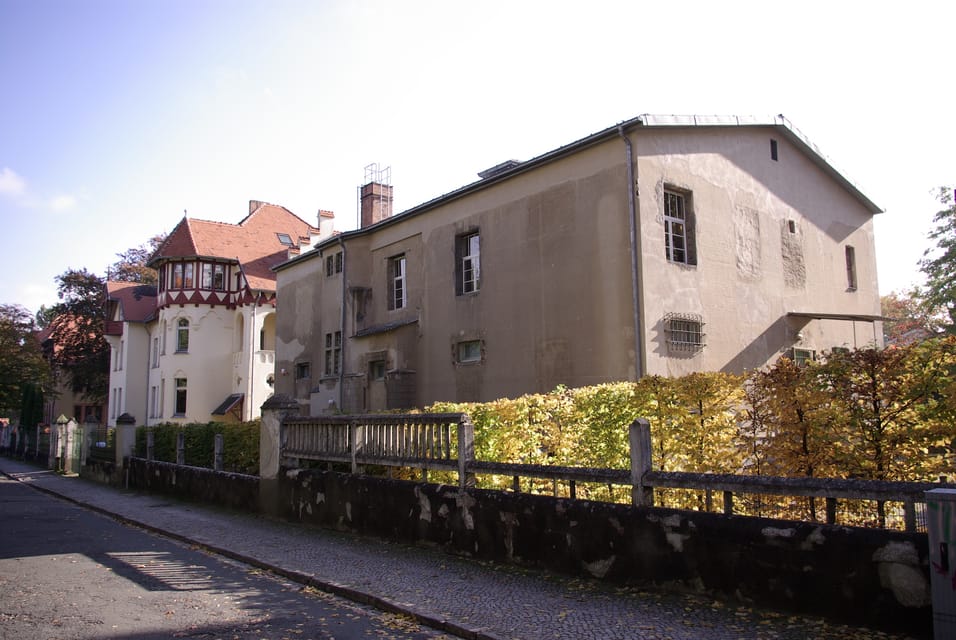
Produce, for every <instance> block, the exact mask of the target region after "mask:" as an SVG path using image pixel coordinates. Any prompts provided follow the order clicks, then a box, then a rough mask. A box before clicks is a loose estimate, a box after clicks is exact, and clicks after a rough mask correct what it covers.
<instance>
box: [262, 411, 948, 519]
mask: <svg viewBox="0 0 956 640" xmlns="http://www.w3.org/2000/svg"><path fill="white" fill-rule="evenodd" d="M629 436H630V448H631V469H626V470H624V469H595V468H587V467H558V466H546V465H528V464H513V463H500V462H488V461H481V460H475V459H474V427H473V426H472V423H471V421H470V419H469V418H468V416H467V415H466V414H401V415H398V414H396V415H390V414H386V415H366V416H361V415H359V416H328V417H309V418H303V417H291V418H286V419H285V420H284V421H282V425H281V435H280V442H281V451H280V456H281V457H282V459H285V460H287V461H288V462H290V463H292V465H293V466H295V465H297V464H298V462H297V461H298V460H313V461H320V462H339V463H347V464H349V465H351V471H352V473H360V472H362V468H361V467H362V465H381V466H386V467H408V468H413V469H415V468H417V469H421V470H422V473H423V477H424V476H425V474H427V471H428V470H429V469H437V470H446V471H457V472H458V480H459V485H460V486H462V487H465V486H474V484H475V480H476V477H477V476H505V477H510V478H511V480H512V482H511V488H512V490H514V491H516V492H518V491H520V490H521V481H522V479H525V480H544V481H550V482H551V486H552V487H553V493H554V495H556V496H557V495H558V493H559V486H560V487H562V488H566V489H567V495H568V497H570V498H571V499H576V498H577V494H578V486H579V484H599V485H607V486H626V487H630V491H631V502H632V503H633V504H634V505H637V506H653V505H654V504H655V492H657V493H658V494H662V493H663V492H664V491H665V490H675V489H676V490H686V491H694V492H698V493H699V494H701V496H702V498H701V501H700V505H701V506H700V508H701V509H703V510H707V511H714V510H721V511H722V512H723V513H724V514H727V515H735V514H737V515H742V514H743V513H744V510H742V509H741V508H740V507H741V506H742V505H741V502H743V501H744V500H745V497H752V496H758V500H759V499H761V498H759V497H762V496H777V497H784V498H791V499H792V498H796V499H806V501H807V502H808V503H809V504H810V505H811V508H814V509H815V505H816V502H815V500H816V499H820V500H822V503H821V506H823V510H822V511H823V515H824V517H825V522H826V523H828V524H837V520H838V518H837V515H838V513H839V506H840V505H841V504H845V503H848V502H873V503H875V504H877V505H878V510H879V511H880V514H881V515H880V517H879V526H886V518H885V517H884V515H882V514H883V505H884V504H886V503H893V504H899V505H900V506H901V507H900V510H901V512H902V513H901V520H902V524H903V528H905V529H906V530H907V531H915V530H918V529H920V528H922V527H921V526H920V525H921V523H920V522H919V519H918V512H919V509H918V508H919V506H920V505H924V504H925V498H924V494H925V492H926V491H928V490H929V489H936V488H940V487H953V486H954V485H947V484H943V483H929V482H881V481H872V480H844V479H832V478H784V477H776V476H745V475H728V474H709V473H682V472H663V471H654V470H653V469H652V467H651V434H650V425H649V423H648V422H647V421H646V420H636V421H634V423H633V424H631V425H630V434H629ZM717 497H719V502H720V503H721V504H720V506H719V507H718V506H717V503H718V500H716V499H715V498H717ZM657 501H658V504H660V496H658V497H657Z"/></svg>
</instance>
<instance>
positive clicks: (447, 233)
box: [276, 116, 882, 413]
mask: <svg viewBox="0 0 956 640" xmlns="http://www.w3.org/2000/svg"><path fill="white" fill-rule="evenodd" d="M479 175H480V176H481V180H479V181H478V182H475V183H472V184H470V185H467V186H465V187H462V188H461V189H459V190H457V191H454V192H452V193H450V194H447V195H445V196H442V197H441V198H437V199H435V200H432V201H430V202H428V203H425V204H423V205H420V206H418V207H415V208H413V209H411V210H408V211H406V212H404V213H401V214H399V215H394V216H391V215H389V212H388V211H387V207H385V208H384V210H383V208H382V206H381V205H382V203H383V202H385V203H386V204H387V203H388V202H390V195H391V194H390V189H391V187H390V186H387V185H378V186H377V187H375V188H372V187H368V186H367V188H364V189H363V191H362V197H363V215H362V220H363V226H362V227H361V228H360V229H357V230H355V231H351V232H346V233H343V234H340V235H338V236H336V237H335V238H331V239H329V240H326V241H324V242H321V243H319V244H318V245H317V246H316V247H315V248H314V249H313V250H311V251H308V252H303V253H302V254H300V255H298V256H296V257H294V258H292V259H290V260H289V261H287V262H285V263H283V264H282V265H280V266H279V267H277V269H276V271H277V277H278V280H277V287H278V292H279V303H278V307H277V315H276V318H277V320H278V325H277V340H276V349H277V352H276V370H277V378H276V390H277V392H280V393H285V394H289V395H291V396H294V397H295V398H297V399H298V401H299V402H300V404H301V407H302V410H303V411H308V412H311V413H320V412H322V411H326V410H328V409H329V408H334V409H341V410H344V411H349V412H357V411H375V410H381V409H387V408H401V407H412V406H423V405H426V404H428V403H431V402H434V401H437V400H453V401H487V400H492V399H495V398H500V397H514V396H517V395H521V394H524V393H532V392H545V391H549V390H551V389H554V388H555V387H556V386H558V385H562V384H563V385H567V386H571V387H577V386H583V385H591V384H597V383H602V382H609V381H617V380H635V379H637V378H639V377H641V376H644V375H649V374H657V375H664V376H680V375H684V374H687V373H690V372H693V371H732V372H743V371H746V370H748V369H753V368H758V367H761V366H763V365H765V364H768V363H770V362H773V361H774V360H776V359H777V358H778V357H780V356H781V355H790V356H791V357H794V358H796V359H798V360H799V359H805V358H812V357H815V355H816V354H818V353H820V352H822V351H825V350H829V349H832V348H840V347H846V348H852V347H860V346H864V345H867V344H873V343H876V344H879V343H880V341H881V340H882V337H881V336H882V331H881V327H880V326H879V308H880V306H879V305H880V303H879V294H878V287H877V272H876V259H875V248H874V237H873V215H874V214H876V213H879V211H880V210H879V208H878V207H877V206H876V205H874V204H873V203H872V202H871V201H870V200H869V199H868V198H867V197H866V196H865V195H863V194H862V193H861V192H860V191H859V190H858V189H857V188H856V187H854V186H853V185H852V184H851V183H850V182H849V181H848V180H846V178H844V177H843V176H842V175H841V174H840V173H839V172H837V171H836V170H835V169H834V168H833V167H832V165H831V164H830V163H829V162H828V161H827V159H826V158H825V157H824V156H823V155H822V154H821V153H820V152H819V151H818V150H817V149H816V148H815V147H814V146H813V145H812V144H811V143H809V142H808V141H807V140H806V139H805V138H804V137H803V136H802V135H801V134H800V133H799V132H798V131H796V130H795V129H794V128H793V127H792V126H791V125H790V123H789V122H787V121H786V120H784V119H783V118H782V117H778V118H770V119H766V120H757V119H742V118H710V119H706V120H704V119H700V118H695V117H688V118H680V117H657V116H641V117H639V118H635V119H633V120H631V121H628V122H624V123H621V124H620V125H618V126H615V127H611V128H608V129H605V130H603V131H600V132H598V133H596V134H593V135H591V136H588V137H587V138H584V139H582V140H579V141H576V142H574V143H571V144H569V145H566V146H564V147H561V148H559V149H556V150H554V151H551V152H549V153H546V154H544V155H542V156H539V157H537V158H534V159H532V160H529V161H527V162H517V161H509V162H506V163H503V164H501V165H499V166H497V167H493V168H492V169H490V170H488V171H486V172H482V173H481V174H479ZM383 193H385V195H387V196H388V197H387V198H384V199H383V198H382V197H381V196H382V194H383ZM366 194H369V196H371V195H373V194H377V196H378V197H376V198H371V197H368V198H367V195H366ZM366 199H368V202H365V200H366ZM373 204H374V205H375V206H377V207H379V209H378V210H376V209H375V208H374V207H373V206H372V205H373ZM366 209H368V211H367V212H366ZM383 211H384V212H383Z"/></svg>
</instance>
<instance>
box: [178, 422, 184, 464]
mask: <svg viewBox="0 0 956 640" xmlns="http://www.w3.org/2000/svg"><path fill="white" fill-rule="evenodd" d="M176 464H186V433H185V432H183V431H182V430H181V429H180V430H179V432H178V433H177V434H176Z"/></svg>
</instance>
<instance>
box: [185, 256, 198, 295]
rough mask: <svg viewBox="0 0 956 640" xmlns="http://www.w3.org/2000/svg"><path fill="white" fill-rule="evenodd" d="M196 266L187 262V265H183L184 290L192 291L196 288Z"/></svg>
mask: <svg viewBox="0 0 956 640" xmlns="http://www.w3.org/2000/svg"><path fill="white" fill-rule="evenodd" d="M194 266H195V265H193V263H192V262H187V263H186V264H185V265H183V288H184V289H192V288H193V287H194V286H196V285H195V282H194V281H193V267H194Z"/></svg>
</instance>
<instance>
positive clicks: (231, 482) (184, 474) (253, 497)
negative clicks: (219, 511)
mask: <svg viewBox="0 0 956 640" xmlns="http://www.w3.org/2000/svg"><path fill="white" fill-rule="evenodd" d="M126 471H127V473H128V476H127V477H126V478H125V479H124V480H128V482H129V487H130V488H132V489H141V490H144V491H151V492H155V493H162V494H165V495H170V496H175V497H177V498H182V499H183V500H196V501H200V502H205V503H210V504H216V505H220V506H223V507H229V508H232V509H239V510H243V511H250V512H255V511H258V509H259V477H258V476H247V475H243V474H241V473H226V472H224V471H213V470H212V469H205V468H203V467H190V466H186V465H177V464H173V463H171V462H157V461H155V460H153V461H147V460H145V459H144V458H127V466H126Z"/></svg>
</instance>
